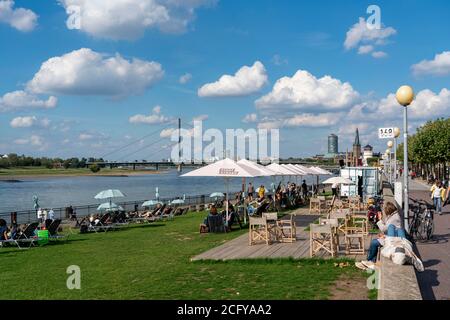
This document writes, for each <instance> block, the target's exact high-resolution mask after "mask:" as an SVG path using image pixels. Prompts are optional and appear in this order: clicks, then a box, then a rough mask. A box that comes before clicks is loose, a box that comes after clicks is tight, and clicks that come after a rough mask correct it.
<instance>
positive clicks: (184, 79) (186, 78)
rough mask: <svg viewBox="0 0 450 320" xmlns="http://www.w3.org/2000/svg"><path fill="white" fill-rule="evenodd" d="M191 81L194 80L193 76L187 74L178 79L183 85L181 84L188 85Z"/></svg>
mask: <svg viewBox="0 0 450 320" xmlns="http://www.w3.org/2000/svg"><path fill="white" fill-rule="evenodd" d="M191 79H192V74H190V73H186V74H183V75H182V76H181V77H180V79H178V82H179V83H181V84H186V83H188V82H189V81H191Z"/></svg>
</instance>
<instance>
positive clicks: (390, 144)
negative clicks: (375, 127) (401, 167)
mask: <svg viewBox="0 0 450 320" xmlns="http://www.w3.org/2000/svg"><path fill="white" fill-rule="evenodd" d="M387 146H388V148H389V183H391V184H392V180H394V175H393V172H392V151H391V149H392V147H393V146H394V142H392V140H389V141H388V142H387Z"/></svg>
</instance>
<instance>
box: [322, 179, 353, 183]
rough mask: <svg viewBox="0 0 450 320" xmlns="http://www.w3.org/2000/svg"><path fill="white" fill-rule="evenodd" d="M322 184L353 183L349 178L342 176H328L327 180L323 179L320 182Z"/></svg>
mask: <svg viewBox="0 0 450 320" xmlns="http://www.w3.org/2000/svg"><path fill="white" fill-rule="evenodd" d="M322 183H323V184H335V183H336V184H354V182H353V181H352V180H350V179H347V178H344V177H332V178H329V179H327V180H325V181H324V182H322Z"/></svg>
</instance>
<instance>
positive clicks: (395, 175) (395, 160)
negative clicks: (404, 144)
mask: <svg viewBox="0 0 450 320" xmlns="http://www.w3.org/2000/svg"><path fill="white" fill-rule="evenodd" d="M399 136H400V128H397V127H395V128H394V180H395V182H396V181H397V138H398V137H399Z"/></svg>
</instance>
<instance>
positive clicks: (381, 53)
mask: <svg viewBox="0 0 450 320" xmlns="http://www.w3.org/2000/svg"><path fill="white" fill-rule="evenodd" d="M387 56H388V55H387V53H386V52H384V51H375V52H372V57H374V58H375V59H381V58H386V57H387Z"/></svg>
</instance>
